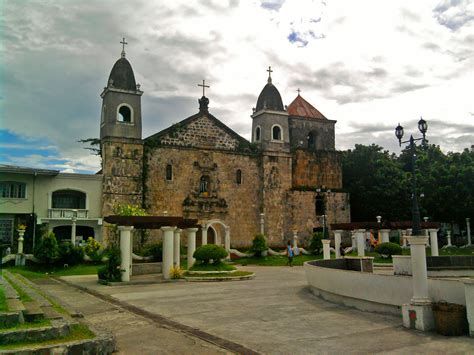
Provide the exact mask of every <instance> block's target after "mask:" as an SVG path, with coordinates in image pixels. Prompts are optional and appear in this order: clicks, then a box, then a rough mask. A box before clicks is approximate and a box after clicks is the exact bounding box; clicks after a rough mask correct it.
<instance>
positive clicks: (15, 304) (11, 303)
mask: <svg viewBox="0 0 474 355" xmlns="http://www.w3.org/2000/svg"><path fill="white" fill-rule="evenodd" d="M7 307H8V310H9V311H10V312H24V311H25V310H26V308H25V306H24V305H23V303H22V302H21V301H20V300H19V299H17V298H9V299H7Z"/></svg>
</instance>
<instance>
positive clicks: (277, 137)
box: [272, 126, 281, 141]
mask: <svg viewBox="0 0 474 355" xmlns="http://www.w3.org/2000/svg"><path fill="white" fill-rule="evenodd" d="M272 139H273V140H274V141H281V127H280V126H273V128H272Z"/></svg>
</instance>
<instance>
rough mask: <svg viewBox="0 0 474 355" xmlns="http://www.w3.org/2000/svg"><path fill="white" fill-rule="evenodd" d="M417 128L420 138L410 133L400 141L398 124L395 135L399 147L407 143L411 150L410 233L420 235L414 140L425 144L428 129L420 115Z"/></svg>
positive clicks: (400, 130)
mask: <svg viewBox="0 0 474 355" xmlns="http://www.w3.org/2000/svg"><path fill="white" fill-rule="evenodd" d="M418 130H419V131H420V132H421V134H422V135H423V137H422V138H413V135H410V139H409V140H406V141H402V138H403V134H404V131H403V127H402V126H401V125H400V123H399V124H398V126H397V127H396V128H395V136H396V137H397V139H398V142H399V144H400V147H401V146H402V143H409V144H408V148H409V149H410V152H411V158H412V164H411V181H412V199H413V201H412V202H413V207H412V218H413V226H412V230H413V231H412V235H413V236H419V235H421V222H420V209H419V207H418V198H417V192H416V174H415V172H416V144H415V142H416V141H421V144H422V145H425V144H426V132H427V131H428V124H427V123H426V121H425V120H424V119H423V118H422V117H420V120H419V121H418Z"/></svg>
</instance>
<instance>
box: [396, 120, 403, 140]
mask: <svg viewBox="0 0 474 355" xmlns="http://www.w3.org/2000/svg"><path fill="white" fill-rule="evenodd" d="M395 136H396V137H397V138H398V141H399V142H400V145H402V138H403V127H402V126H400V123H399V124H398V126H397V127H396V128H395Z"/></svg>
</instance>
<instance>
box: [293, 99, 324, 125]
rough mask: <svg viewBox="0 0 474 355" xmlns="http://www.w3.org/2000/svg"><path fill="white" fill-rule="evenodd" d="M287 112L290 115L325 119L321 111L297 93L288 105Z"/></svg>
mask: <svg viewBox="0 0 474 355" xmlns="http://www.w3.org/2000/svg"><path fill="white" fill-rule="evenodd" d="M288 114H289V115H290V116H299V117H306V118H318V119H323V120H326V119H327V118H326V117H324V115H323V114H322V113H321V112H319V111H318V110H317V109H316V108H314V106H313V105H311V104H310V103H309V102H308V101H306V100H305V99H303V97H301V95H299V94H298V96H296V99H294V100H293V102H292V103H291V104H290V105H289V106H288Z"/></svg>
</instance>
